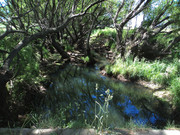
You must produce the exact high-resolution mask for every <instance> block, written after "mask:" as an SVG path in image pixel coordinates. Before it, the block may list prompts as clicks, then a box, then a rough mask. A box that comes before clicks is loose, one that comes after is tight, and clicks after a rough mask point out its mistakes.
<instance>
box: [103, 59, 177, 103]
mask: <svg viewBox="0 0 180 135" xmlns="http://www.w3.org/2000/svg"><path fill="white" fill-rule="evenodd" d="M106 71H107V73H109V74H110V73H112V74H113V75H118V74H121V75H123V76H125V77H126V78H129V79H131V78H136V79H140V80H146V81H149V82H152V83H155V84H160V85H163V86H166V87H167V89H169V90H170V91H171V92H172V93H173V95H174V101H175V103H180V77H179V74H180V62H179V60H178V59H174V60H173V61H172V62H169V61H165V60H164V61H159V60H155V61H153V62H150V61H146V60H145V59H142V60H139V59H138V58H135V59H134V60H133V59H132V58H131V57H129V58H126V60H125V61H123V60H122V59H118V60H117V61H116V62H115V64H114V65H107V66H106Z"/></svg>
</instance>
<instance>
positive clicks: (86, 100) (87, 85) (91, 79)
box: [47, 66, 161, 125]
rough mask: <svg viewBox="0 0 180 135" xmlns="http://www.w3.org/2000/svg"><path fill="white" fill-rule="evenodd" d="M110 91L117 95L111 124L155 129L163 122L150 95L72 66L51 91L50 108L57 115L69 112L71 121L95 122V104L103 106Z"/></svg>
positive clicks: (48, 103)
mask: <svg viewBox="0 0 180 135" xmlns="http://www.w3.org/2000/svg"><path fill="white" fill-rule="evenodd" d="M96 83H98V85H99V88H98V90H95V89H96ZM108 88H109V89H110V90H111V93H112V92H113V99H112V101H111V102H110V107H109V110H110V114H109V115H110V116H109V119H110V120H109V122H110V123H114V124H115V123H118V122H119V121H121V122H125V121H128V120H130V119H131V118H132V119H133V120H134V121H136V122H139V123H141V124H142V123H144V124H152V125H153V124H156V121H161V119H160V118H159V115H158V113H157V112H156V110H155V109H154V108H153V107H154V106H153V101H154V98H153V97H152V96H150V94H148V93H147V92H146V91H144V90H141V89H140V88H139V87H136V86H134V85H131V84H123V83H120V82H115V81H112V80H109V79H108V78H106V79H104V78H102V77H101V76H100V75H99V74H96V73H95V71H94V70H93V69H89V68H80V67H76V66H68V67H67V68H66V69H64V70H61V71H60V72H59V73H57V77H56V78H55V80H54V82H53V85H52V87H51V88H49V90H48V94H47V95H48V96H47V98H48V100H47V105H48V106H49V108H50V109H51V111H52V112H54V113H56V110H58V109H62V108H65V109H66V111H65V112H66V113H65V114H66V115H67V116H66V117H67V119H66V120H67V121H68V120H69V121H70V120H72V119H75V120H77V119H80V118H81V119H82V118H83V119H87V120H88V121H92V120H93V118H94V109H95V101H97V102H98V103H100V104H101V105H103V103H104V97H105V96H106V93H105V91H106V90H107V89H108ZM102 94H103V96H100V95H102ZM58 111H59V110H58Z"/></svg>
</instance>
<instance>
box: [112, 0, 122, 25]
mask: <svg viewBox="0 0 180 135" xmlns="http://www.w3.org/2000/svg"><path fill="white" fill-rule="evenodd" d="M124 3H125V0H123V2H122V4H121V6H119V8H118V10H117V12H116V14H115V16H114V18H113V22H114V24H116V23H117V17H118V15H119V12H120V11H121V9H122V8H123V6H124Z"/></svg>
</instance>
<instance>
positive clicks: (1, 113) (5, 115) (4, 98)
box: [0, 71, 12, 126]
mask: <svg viewBox="0 0 180 135" xmlns="http://www.w3.org/2000/svg"><path fill="white" fill-rule="evenodd" d="M10 78H11V75H10V74H9V73H8V72H6V73H3V71H0V120H3V122H2V123H0V126H4V125H6V124H7V122H8V121H9V120H10V119H11V118H12V117H11V116H10V110H9V103H8V97H9V93H8V91H7V88H6V83H7V82H8V81H9V80H10ZM1 124H2V125H1Z"/></svg>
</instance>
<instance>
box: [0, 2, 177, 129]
mask: <svg viewBox="0 0 180 135" xmlns="http://www.w3.org/2000/svg"><path fill="white" fill-rule="evenodd" d="M179 4H180V3H179V1H176V0H171V1H170V0H160V1H158V0H138V1H136V0H129V1H125V0H120V1H116V0H74V1H72V0H66V1H59V0H52V1H51V0H47V1H44V0H41V1H40V0H30V1H26V0H4V2H3V3H1V4H0V7H1V10H0V106H1V107H0V127H7V126H10V127H13V125H17V126H20V125H23V127H30V126H33V125H36V126H37V125H38V126H40V125H48V124H47V123H49V122H47V121H42V123H40V120H41V116H42V115H40V114H37V106H38V107H39V106H41V107H42V106H43V104H45V101H46V100H47V97H48V94H49V91H48V90H51V94H57V93H58V92H57V91H53V89H55V86H54V84H56V80H55V78H56V77H57V74H59V72H63V70H64V69H66V68H67V65H68V64H73V65H78V66H87V67H92V66H95V67H96V68H97V67H98V66H99V65H98V64H99V63H103V62H104V61H105V62H104V63H105V64H104V63H103V64H102V65H101V66H102V67H99V68H100V69H105V70H106V73H107V74H108V75H110V76H114V77H117V76H118V75H122V76H124V77H125V78H126V79H129V80H131V81H132V82H134V81H137V80H145V81H148V82H152V83H155V84H159V85H161V86H163V89H166V90H167V91H170V92H171V93H172V95H173V107H172V110H173V111H172V112H173V113H172V114H175V115H174V116H175V117H176V118H174V117H173V118H172V121H173V120H175V119H177V120H176V122H175V124H180V123H178V120H179V119H180V117H179V116H180V115H179V114H178V110H179V108H180V60H179V59H180V52H179V50H180V33H179V31H180V6H179ZM138 16H139V17H140V16H142V18H143V19H142V21H141V23H138V24H137V22H138ZM135 18H136V21H132V20H134V19H135ZM132 23H134V24H135V25H132ZM102 60H103V62H102ZM95 64H96V65H95ZM87 72H89V71H87ZM65 73H66V75H65V77H64V78H63V80H64V82H66V80H67V76H68V75H70V76H72V77H74V78H75V75H74V74H75V73H74V74H72V73H71V71H69V72H65ZM94 78H95V76H94ZM61 80H62V79H61ZM90 81H92V80H90ZM97 83H98V82H97ZM76 85H77V84H76ZM65 86H66V88H63V87H62V88H61V86H60V85H58V87H60V88H61V89H59V91H61V92H62V91H63V90H65V89H68V90H69V89H71V90H74V88H75V87H73V86H69V85H65ZM82 87H85V86H82ZM52 88H53V89H52ZM93 88H94V89H95V86H94V84H93ZM82 89H83V88H82ZM104 91H105V90H104ZM53 92H54V93H53ZM72 93H73V92H72ZM73 94H74V95H75V93H73ZM73 94H70V95H71V96H72V95H73ZM86 94H89V93H88V92H87V93H86ZM57 95H58V94H57ZM57 95H51V96H50V97H49V98H51V101H53V102H54V103H53V104H56V103H57V102H59V101H61V99H59V98H58V96H57ZM89 95H90V94H89ZM114 97H116V96H115V95H113V98H114ZM68 98H69V97H68ZM56 99H58V100H59V101H57V100H56ZM63 99H64V98H63ZM90 99H91V100H93V97H91V95H90ZM113 100H114V99H113ZM124 100H125V99H124ZM129 100H130V99H129ZM131 100H132V99H131ZM143 100H144V99H143ZM144 101H146V102H148V101H147V100H144ZM46 102H47V101H46ZM63 102H66V99H64V101H63ZM93 102H95V101H94V100H93ZM160 103H161V102H160V101H159V102H158V104H160ZM78 104H80V105H81V103H78ZM102 105H103V102H102V104H100V107H101V106H102ZM141 106H145V105H144V104H143V105H141ZM46 107H47V106H46ZM68 107H69V108H68ZM73 107H74V106H71V104H67V106H59V107H58V108H56V109H57V110H56V109H54V111H55V112H58V113H57V114H56V115H52V117H49V116H48V121H50V123H51V122H52V124H50V126H48V127H51V126H52V127H56V126H59V125H58V124H56V123H60V126H61V125H62V127H63V126H64V125H66V126H68V125H69V126H68V127H73V125H79V124H77V123H75V122H74V121H71V120H70V118H72V116H74V117H77V118H78V117H82V115H81V116H80V115H79V113H80V112H81V111H80V110H78V113H76V114H73V115H72V114H70V112H68V114H69V116H67V117H64V115H66V114H65V112H66V113H67V110H70V109H72V108H73ZM75 107H76V106H75ZM146 108H147V107H146ZM44 109H45V110H46V108H44ZM58 109H59V110H58ZM121 109H122V108H121ZM106 110H107V108H106ZM148 110H149V111H150V112H151V113H152V112H153V111H154V110H153V109H148ZM48 111H52V110H50V109H49V108H48ZM46 114H48V112H46ZM76 115H77V116H76ZM43 116H44V115H43ZM102 116H104V114H102ZM99 117H100V116H99ZM125 117H126V119H127V116H125ZM67 118H69V119H68V120H67ZM64 119H66V120H64ZM62 120H64V121H65V123H61V122H62ZM54 121H55V122H54ZM78 122H79V123H83V124H86V123H84V121H83V122H82V121H81V120H80V121H78ZM89 123H91V122H89ZM89 123H88V124H87V125H89ZM27 125H28V126H27ZM80 125H82V124H80ZM162 125H163V124H162ZM93 126H94V125H93ZM163 126H164V125H163ZM40 127H41V126H40ZM42 127H44V126H42ZM95 127H96V128H100V129H101V127H97V126H96V125H95Z"/></svg>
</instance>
